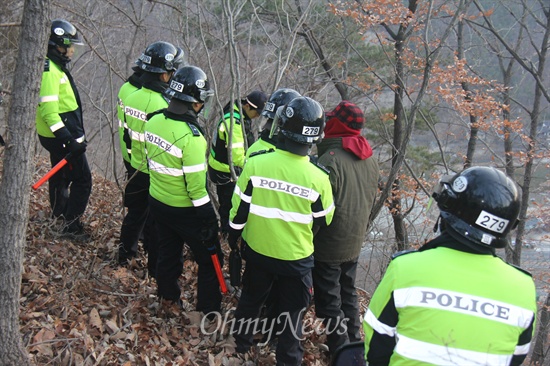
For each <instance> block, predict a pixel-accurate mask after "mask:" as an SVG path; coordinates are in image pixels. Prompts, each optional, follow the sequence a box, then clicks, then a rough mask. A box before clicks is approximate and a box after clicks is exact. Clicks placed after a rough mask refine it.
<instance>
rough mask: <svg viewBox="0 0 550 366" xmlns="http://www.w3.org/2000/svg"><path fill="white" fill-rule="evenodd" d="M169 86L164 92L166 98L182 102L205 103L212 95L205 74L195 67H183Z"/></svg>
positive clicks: (173, 77) (173, 76)
mask: <svg viewBox="0 0 550 366" xmlns="http://www.w3.org/2000/svg"><path fill="white" fill-rule="evenodd" d="M169 84H170V86H169V88H168V89H166V91H165V92H164V93H165V94H166V96H167V97H168V98H176V99H179V100H182V101H184V102H191V103H206V102H208V100H209V99H210V97H211V96H212V95H214V91H213V90H212V89H210V82H209V81H208V78H207V76H206V74H205V72H204V71H202V69H200V68H198V67H196V66H184V67H182V68H181V69H179V70H177V71H176V73H175V74H174V75H172V78H171V79H170V83H169Z"/></svg>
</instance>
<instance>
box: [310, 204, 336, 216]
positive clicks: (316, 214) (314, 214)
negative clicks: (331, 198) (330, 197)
mask: <svg viewBox="0 0 550 366" xmlns="http://www.w3.org/2000/svg"><path fill="white" fill-rule="evenodd" d="M332 210H334V203H333V204H331V205H330V207H328V208H327V209H325V210H323V211H317V212H313V213H312V215H313V217H315V218H318V217H323V216H326V215H327V214H328V213H329V212H331V211H332Z"/></svg>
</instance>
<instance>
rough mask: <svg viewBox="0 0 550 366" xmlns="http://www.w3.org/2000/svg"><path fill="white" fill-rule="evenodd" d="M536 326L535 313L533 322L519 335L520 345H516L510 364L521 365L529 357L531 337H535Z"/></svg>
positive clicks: (512, 365)
mask: <svg viewBox="0 0 550 366" xmlns="http://www.w3.org/2000/svg"><path fill="white" fill-rule="evenodd" d="M534 327H535V316H534V315H533V318H532V319H531V324H530V325H529V327H528V328H527V329H525V330H524V331H523V332H522V333H521V335H520V336H519V339H518V345H517V346H516V351H515V352H514V354H513V355H512V360H511V361H510V366H519V365H521V364H522V363H523V361H524V360H525V358H526V357H527V354H528V353H529V348H530V346H531V339H532V338H533V333H534Z"/></svg>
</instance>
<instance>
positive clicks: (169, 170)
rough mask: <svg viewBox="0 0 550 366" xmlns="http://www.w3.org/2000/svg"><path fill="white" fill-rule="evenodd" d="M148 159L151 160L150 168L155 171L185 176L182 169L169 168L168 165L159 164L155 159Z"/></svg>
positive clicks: (174, 175)
mask: <svg viewBox="0 0 550 366" xmlns="http://www.w3.org/2000/svg"><path fill="white" fill-rule="evenodd" d="M148 161H149V170H151V171H153V172H157V173H160V174H165V175H171V176H173V177H181V176H183V171H182V170H181V169H176V168H168V167H166V166H164V165H162V164H159V163H157V162H156V161H153V160H151V159H149V160H148Z"/></svg>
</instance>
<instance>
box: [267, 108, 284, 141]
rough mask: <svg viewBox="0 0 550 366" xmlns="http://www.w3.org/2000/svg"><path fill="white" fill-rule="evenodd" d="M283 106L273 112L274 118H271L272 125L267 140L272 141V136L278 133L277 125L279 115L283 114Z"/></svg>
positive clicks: (279, 120) (279, 118)
mask: <svg viewBox="0 0 550 366" xmlns="http://www.w3.org/2000/svg"><path fill="white" fill-rule="evenodd" d="M283 108H284V106H280V107H279V108H277V111H275V118H273V123H272V124H271V130H270V131H269V138H270V139H272V138H273V136H277V134H278V133H279V123H280V122H281V115H282V114H283Z"/></svg>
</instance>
